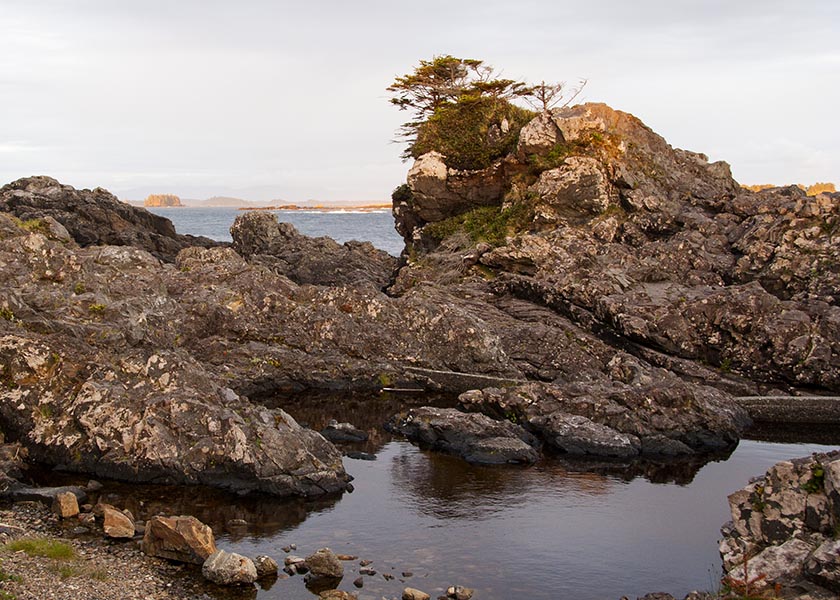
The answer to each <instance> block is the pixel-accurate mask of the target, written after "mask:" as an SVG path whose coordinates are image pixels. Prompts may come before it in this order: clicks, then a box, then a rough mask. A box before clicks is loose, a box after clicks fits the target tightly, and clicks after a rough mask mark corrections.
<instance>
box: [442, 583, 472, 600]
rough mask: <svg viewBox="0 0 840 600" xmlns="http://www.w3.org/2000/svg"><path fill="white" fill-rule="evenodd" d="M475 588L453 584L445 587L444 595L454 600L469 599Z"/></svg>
mask: <svg viewBox="0 0 840 600" xmlns="http://www.w3.org/2000/svg"><path fill="white" fill-rule="evenodd" d="M474 593H475V590H474V589H472V588H468V587H464V586H462V585H453V586H450V587H448V588H447V590H446V595H447V597H449V598H453V599H454V600H470V598H472V597H473V594H474Z"/></svg>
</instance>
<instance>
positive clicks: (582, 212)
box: [392, 104, 840, 393]
mask: <svg viewBox="0 0 840 600" xmlns="http://www.w3.org/2000/svg"><path fill="white" fill-rule="evenodd" d="M444 159H445V157H442V156H440V155H434V154H432V155H425V156H422V157H420V158H419V159H418V160H417V163H416V165H415V167H414V168H412V170H411V171H410V172H409V176H408V184H407V185H408V187H407V189H405V190H401V191H400V193H399V194H396V195H395V201H394V214H395V216H396V219H397V227H398V229H399V230H400V231H401V232H402V233H403V235H404V237H405V239H406V241H407V243H408V244H409V246H410V248H411V256H412V257H413V260H410V261H409V265H408V266H407V267H406V268H404V269H402V270H401V272H400V274H399V277H398V278H397V281H396V284H395V285H394V286H393V287H392V292H393V293H394V294H396V295H403V294H406V293H408V292H409V290H411V289H413V288H414V287H416V286H418V285H420V284H421V283H422V284H424V285H429V284H435V285H437V286H439V287H445V288H446V289H448V290H449V291H454V290H458V293H459V294H460V295H469V296H471V297H474V298H479V297H481V298H484V299H486V301H488V302H489V303H490V304H494V305H496V306H499V305H500V304H504V305H506V306H510V305H511V303H512V302H513V299H516V300H518V301H521V302H522V304H520V305H519V306H520V310H525V308H524V306H529V307H530V308H528V309H527V310H528V311H529V312H530V313H531V314H536V313H537V312H538V311H540V310H542V309H543V308H547V309H548V310H549V312H550V313H551V314H552V315H554V316H553V317H552V319H554V320H556V317H557V316H562V317H564V318H566V319H568V320H569V321H571V326H572V328H573V329H572V330H573V331H574V332H575V335H578V332H579V331H581V330H583V331H585V332H588V333H592V334H594V335H595V336H596V337H597V338H599V339H600V340H602V341H604V342H606V343H607V344H608V345H610V346H612V347H613V348H620V349H624V350H626V351H628V352H630V353H632V354H635V355H636V356H638V357H639V358H641V359H643V360H644V361H646V362H649V363H653V364H655V365H657V366H662V367H665V368H667V369H670V370H672V371H674V372H676V373H678V374H679V375H681V376H682V377H684V378H687V379H689V380H693V381H705V382H708V383H711V384H713V385H718V386H721V387H724V388H726V389H729V390H732V391H737V392H749V393H758V392H761V391H764V390H770V389H774V388H775V389H777V390H780V391H787V390H790V389H792V388H795V387H797V386H802V387H813V388H817V389H820V388H821V389H824V390H837V389H840V307H838V301H840V293H839V292H838V290H840V195H838V194H820V195H817V196H815V197H808V196H806V195H805V192H804V191H802V190H801V189H799V188H797V187H789V188H777V189H770V190H764V191H762V192H760V193H753V192H751V191H748V190H745V189H742V188H741V187H740V186H739V185H738V184H737V183H736V182H735V181H734V180H733V179H732V177H731V176H730V173H729V167H728V165H726V164H725V163H722V162H715V163H709V162H708V161H707V159H706V157H705V156H703V155H701V154H696V153H692V152H687V151H684V150H677V149H673V148H671V147H670V146H669V145H668V144H667V143H666V142H665V140H663V139H662V138H661V137H660V136H658V135H656V134H655V133H654V132H652V131H651V130H650V129H648V128H647V127H645V126H644V125H643V124H642V123H641V122H640V121H639V120H638V119H636V118H635V117H633V116H632V115H629V114H626V113H622V112H619V111H614V110H612V109H610V108H609V107H607V106H605V105H602V104H586V105H583V106H577V107H573V108H568V109H562V110H558V111H555V112H554V113H552V114H551V115H541V116H540V117H537V118H536V119H534V121H532V122H531V123H530V124H528V125H527V126H526V127H525V128H523V130H522V132H521V135H520V144H519V148H518V155H517V156H515V157H514V156H509V157H507V158H505V159H504V160H501V161H498V162H497V163H496V164H494V165H493V166H491V167H489V168H488V169H485V170H484V171H486V172H487V173H493V176H490V175H487V174H485V173H484V171H482V172H469V173H465V172H458V171H455V170H453V169H450V168H446V166H445V164H444ZM500 174H501V175H500ZM477 176H480V177H478V180H477V181H475V180H474V179H471V178H475V177H477ZM467 180H470V181H473V184H472V187H471V188H470V189H471V190H472V193H473V197H474V198H475V201H473V202H472V203H471V204H470V203H469V202H468V201H467V198H466V196H465V194H464V192H463V189H462V185H461V182H462V181H467ZM453 198H455V200H453ZM441 205H444V206H446V207H448V209H449V212H444V211H442V210H441V208H440V206H441ZM488 205H490V206H491V207H492V206H494V205H495V207H496V208H495V209H494V210H493V209H490V210H488V208H487V207H488ZM479 211H480V212H479ZM473 212H475V214H476V215H480V219H471V218H470V215H471V214H473ZM487 242H489V243H487ZM488 320H489V319H488ZM499 325H500V323H498V321H497V322H496V323H493V324H492V325H491V327H493V328H494V329H495V330H496V331H498V332H499V333H501V329H502V328H501V327H499ZM535 329H538V328H535ZM534 333H536V331H533V332H531V333H530V334H526V335H527V337H528V338H530V339H531V340H533V339H534V337H535V336H534ZM523 345H524V344H523ZM505 350H507V351H508V352H509V354H515V353H514V352H510V351H511V350H512V349H511V348H510V347H509V346H508V347H505ZM546 350H548V349H547V348H546ZM534 352H535V351H534V350H533V349H532V350H531V353H534ZM537 352H538V351H537ZM541 354H542V356H541V359H542V360H540V361H539V363H540V367H541V370H542V371H543V376H542V377H540V378H541V379H546V378H548V379H556V378H557V377H558V376H560V375H561V374H560V373H558V372H557V371H556V370H555V371H554V373H550V372H546V371H548V370H547V369H546V368H545V365H546V363H550V361H551V360H552V358H553V357H552V353H550V352H545V353H541ZM553 354H554V355H555V356H556V353H553ZM584 362H587V361H584ZM731 375H732V376H731ZM734 375H737V377H736V376H734ZM566 376H567V374H565V373H563V374H562V378H566Z"/></svg>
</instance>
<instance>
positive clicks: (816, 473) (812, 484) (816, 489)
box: [802, 461, 825, 494]
mask: <svg viewBox="0 0 840 600" xmlns="http://www.w3.org/2000/svg"><path fill="white" fill-rule="evenodd" d="M823 489H825V468H824V467H823V465H822V463H821V462H819V461H817V462H815V463H814V464H813V465H811V479H809V480H808V481H806V482H805V483H803V484H802V490H803V491H805V492H807V493H809V494H818V493H820V492H822V491H823Z"/></svg>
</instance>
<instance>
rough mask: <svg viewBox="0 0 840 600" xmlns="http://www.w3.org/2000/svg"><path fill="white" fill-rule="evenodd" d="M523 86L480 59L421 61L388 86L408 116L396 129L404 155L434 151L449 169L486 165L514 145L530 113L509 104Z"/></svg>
mask: <svg viewBox="0 0 840 600" xmlns="http://www.w3.org/2000/svg"><path fill="white" fill-rule="evenodd" d="M524 88H525V84H524V83H523V82H520V81H515V80H513V79H502V78H499V77H497V75H496V72H495V71H494V69H493V68H492V67H490V66H489V65H486V64H484V62H483V61H480V60H475V59H469V58H456V57H454V56H450V55H445V56H435V57H434V58H433V59H432V60H428V61H427V60H423V61H420V65H419V66H418V67H416V68H415V69H414V71H413V72H412V73H409V74H407V75H403V76H402V77H397V78H396V79H395V80H394V83H392V84H391V85H390V86H389V87H388V88H387V90H388V91H389V92H391V94H392V95H393V96H392V98H391V103H392V104H394V105H396V106H398V107H399V108H400V109H401V110H410V111H411V112H412V116H413V119H412V120H411V121H408V122H407V123H404V124H403V126H402V128H401V137H403V138H404V139H405V140H406V142H408V147H407V149H406V151H405V153H404V155H403V156H404V157H405V158H411V157H414V158H416V157H418V156H420V155H421V154H424V153H426V152H429V151H430V150H437V151H438V152H441V153H443V154H444V155H445V156H446V158H447V164H449V165H450V166H452V167H456V168H461V169H477V168H482V167H484V166H487V165H488V164H489V163H490V161H492V160H493V159H494V158H497V157H498V156H502V155H504V154H505V153H507V152H508V151H510V149H511V147H512V146H515V144H516V134H517V133H518V131H519V129H520V128H521V127H522V125H524V123H526V122H527V121H528V120H529V119H530V118H531V117H532V116H533V114H532V113H531V112H530V111H527V110H525V109H523V108H520V107H518V106H515V105H514V104H512V103H511V102H510V100H511V99H512V98H514V97H516V96H517V95H518V94H519V93H520V90H522V89H524Z"/></svg>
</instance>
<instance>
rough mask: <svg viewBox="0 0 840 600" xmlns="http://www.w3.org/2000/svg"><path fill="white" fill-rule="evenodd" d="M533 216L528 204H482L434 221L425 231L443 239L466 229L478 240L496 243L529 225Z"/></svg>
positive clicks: (498, 244)
mask: <svg viewBox="0 0 840 600" xmlns="http://www.w3.org/2000/svg"><path fill="white" fill-rule="evenodd" d="M532 219H533V208H532V207H531V206H530V204H528V203H516V204H512V205H511V206H509V207H506V208H501V207H499V206H482V207H480V208H475V209H473V210H471V211H469V212H465V213H462V214H460V215H456V216H454V217H450V218H448V219H444V220H443V221H438V222H436V223H430V224H428V225H426V227H425V228H424V229H423V233H425V234H426V235H428V236H429V237H431V238H432V239H433V240H435V241H437V242H440V241H441V240H444V239H446V238H448V237H449V236H451V235H454V234H455V233H458V232H461V231H463V232H464V233H466V234H467V235H469V236H470V239H472V240H473V241H474V242H487V243H488V244H491V245H494V246H500V245H502V244H504V243H505V238H506V237H507V236H508V235H509V234H510V233H514V232H517V231H522V230H523V229H525V228H527V226H528V224H529V223H530V222H531V220H532Z"/></svg>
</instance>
